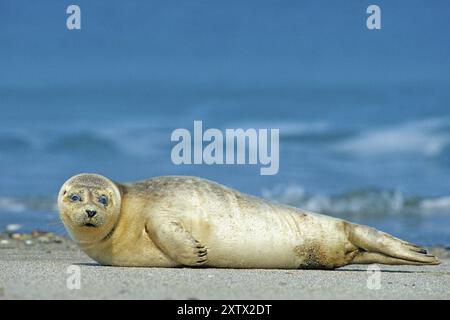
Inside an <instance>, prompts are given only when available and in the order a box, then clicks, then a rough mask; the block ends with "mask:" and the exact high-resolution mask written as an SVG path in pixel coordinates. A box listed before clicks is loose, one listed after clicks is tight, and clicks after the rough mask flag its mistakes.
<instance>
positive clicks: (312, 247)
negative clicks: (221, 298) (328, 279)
mask: <svg viewBox="0 0 450 320" xmlns="http://www.w3.org/2000/svg"><path fill="white" fill-rule="evenodd" d="M209 222H210V230H209V231H210V232H209V233H208V235H207V237H206V238H205V239H204V242H205V245H206V246H207V247H208V262H207V265H208V266H212V267H233V268H332V267H335V266H336V265H339V264H340V263H342V261H344V260H346V252H347V251H348V250H347V248H345V244H346V243H347V242H348V241H346V236H345V234H344V232H343V231H342V228H340V225H339V224H340V223H341V221H340V220H338V219H333V218H331V217H326V216H321V215H314V214H309V213H304V212H301V211H300V210H295V209H293V208H292V209H291V208H286V207H281V208H279V209H278V208H271V209H270V210H268V211H265V212H261V211H259V210H257V209H255V211H254V212H253V211H251V210H250V211H249V209H248V208H247V209H246V211H245V212H244V213H242V214H241V213H239V212H234V215H233V216H232V217H230V216H226V215H220V214H219V215H214V214H211V218H210V219H209ZM193 233H194V234H195V230H193ZM198 235H199V237H200V238H201V237H202V236H204V235H202V234H201V232H200V233H198ZM199 240H200V241H202V240H203V239H199Z"/></svg>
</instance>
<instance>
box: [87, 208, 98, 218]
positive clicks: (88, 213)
mask: <svg viewBox="0 0 450 320" xmlns="http://www.w3.org/2000/svg"><path fill="white" fill-rule="evenodd" d="M86 213H87V215H88V217H89V218H92V217H93V216H95V215H96V214H97V211H95V210H86Z"/></svg>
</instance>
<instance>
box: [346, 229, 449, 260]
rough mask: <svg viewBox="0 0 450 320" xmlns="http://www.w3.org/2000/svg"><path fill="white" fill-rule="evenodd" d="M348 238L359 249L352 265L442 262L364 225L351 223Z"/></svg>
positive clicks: (415, 247)
mask: <svg viewBox="0 0 450 320" xmlns="http://www.w3.org/2000/svg"><path fill="white" fill-rule="evenodd" d="M347 232H348V238H349V240H350V242H352V243H353V244H354V245H355V246H357V247H358V248H359V251H360V252H359V253H358V254H357V255H356V256H355V257H354V258H353V260H352V263H359V264H370V263H382V264H396V265H399V264H409V265H436V264H439V263H440V261H439V259H438V258H437V257H435V256H434V255H431V254H428V253H427V251H426V250H425V249H423V248H421V247H419V246H417V245H415V244H412V243H409V242H406V241H403V240H401V239H398V238H395V237H393V236H391V235H389V234H387V233H384V232H381V231H378V230H376V229H374V228H370V227H367V226H363V225H358V224H353V223H350V224H349V225H348V229H347Z"/></svg>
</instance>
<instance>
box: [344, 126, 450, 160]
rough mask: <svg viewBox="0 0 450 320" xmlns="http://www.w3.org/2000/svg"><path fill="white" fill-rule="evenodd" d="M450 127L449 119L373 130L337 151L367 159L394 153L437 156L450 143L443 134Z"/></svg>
mask: <svg viewBox="0 0 450 320" xmlns="http://www.w3.org/2000/svg"><path fill="white" fill-rule="evenodd" d="M448 124H449V121H448V119H429V120H424V121H417V122H410V123H406V124H400V125H398V126H391V127H385V128H381V129H375V130H370V131H367V132H362V133H361V134H360V135H358V136H357V137H355V138H351V139H349V140H346V141H344V142H342V143H339V144H338V145H336V148H337V149H338V150H339V151H344V152H351V153H355V154H359V155H365V156H373V155H383V154H391V153H419V154H422V155H425V156H435V155H438V154H440V153H441V151H442V150H443V149H444V148H445V147H446V146H447V145H448V144H449V143H450V136H449V135H448V134H446V133H442V132H440V130H441V129H443V127H444V126H447V125H448Z"/></svg>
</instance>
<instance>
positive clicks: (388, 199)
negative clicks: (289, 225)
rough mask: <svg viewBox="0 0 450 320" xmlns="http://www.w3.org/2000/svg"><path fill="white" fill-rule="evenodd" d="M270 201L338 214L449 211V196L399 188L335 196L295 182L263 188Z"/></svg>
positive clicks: (433, 212)
mask: <svg viewBox="0 0 450 320" xmlns="http://www.w3.org/2000/svg"><path fill="white" fill-rule="evenodd" d="M262 196H263V197H264V198H267V199H269V200H272V201H276V202H279V203H283V204H287V205H291V206H295V207H299V208H302V209H305V210H309V211H314V212H318V213H325V214H330V215H334V216H339V217H350V216H362V217H371V216H373V217H383V216H387V215H393V214H426V215H428V214H441V213H450V196H443V197H436V198H426V197H420V196H406V195H404V194H403V193H402V192H400V191H395V190H394V191H389V190H378V189H361V190H354V191H348V192H344V193H341V194H336V195H325V194H312V193H309V192H307V191H306V190H305V189H304V188H303V187H301V186H299V185H295V184H291V185H287V186H282V185H279V186H276V187H274V188H272V189H263V190H262Z"/></svg>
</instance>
